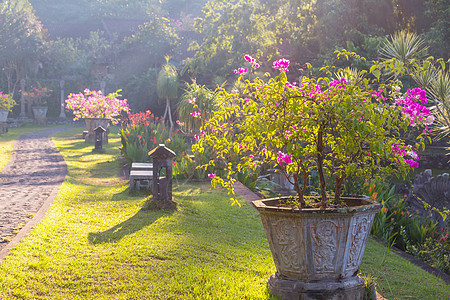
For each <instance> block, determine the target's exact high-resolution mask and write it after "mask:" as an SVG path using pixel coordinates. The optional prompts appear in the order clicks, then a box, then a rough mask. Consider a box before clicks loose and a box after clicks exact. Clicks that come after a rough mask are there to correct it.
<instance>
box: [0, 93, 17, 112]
mask: <svg viewBox="0 0 450 300" xmlns="http://www.w3.org/2000/svg"><path fill="white" fill-rule="evenodd" d="M16 104H17V103H16V101H14V99H13V96H12V94H3V92H0V110H8V111H9V110H11V109H12V108H13V107H14V105H16Z"/></svg>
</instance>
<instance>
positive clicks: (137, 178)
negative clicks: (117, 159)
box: [130, 163, 153, 192]
mask: <svg viewBox="0 0 450 300" xmlns="http://www.w3.org/2000/svg"><path fill="white" fill-rule="evenodd" d="M152 178H153V164H151V163H133V164H132V165H131V171H130V192H133V191H135V190H140V189H141V188H145V189H147V190H151V188H152Z"/></svg>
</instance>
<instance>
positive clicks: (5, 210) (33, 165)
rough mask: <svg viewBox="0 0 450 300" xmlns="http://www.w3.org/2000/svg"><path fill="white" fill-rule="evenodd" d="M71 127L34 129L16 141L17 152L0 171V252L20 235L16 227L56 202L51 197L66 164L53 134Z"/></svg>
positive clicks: (60, 181)
mask: <svg viewBox="0 0 450 300" xmlns="http://www.w3.org/2000/svg"><path fill="white" fill-rule="evenodd" d="M70 128H71V127H65V128H52V129H45V130H40V131H36V132H31V133H27V134H23V135H21V136H20V137H19V138H18V139H17V140H16V141H15V142H14V154H13V156H12V158H11V160H10V161H9V162H8V164H7V165H6V166H5V167H4V168H3V170H2V172H1V173H0V253H4V252H5V251H2V250H5V249H4V248H6V247H7V245H8V242H9V241H10V240H11V239H12V237H13V236H15V235H16V234H17V230H16V232H15V228H20V227H22V226H23V225H24V223H25V222H29V221H30V220H31V221H34V222H31V221H30V223H37V222H38V221H39V220H36V219H39V218H42V216H43V214H45V211H44V212H43V213H42V209H41V208H42V206H43V205H44V204H45V203H48V202H49V201H50V203H51V202H52V201H53V199H51V198H53V197H54V196H55V195H56V192H57V191H58V189H59V187H60V185H61V183H62V182H63V181H64V178H65V176H66V174H67V166H66V163H65V162H64V159H63V158H62V156H61V155H60V154H59V152H58V150H57V149H56V147H55V146H54V144H53V142H52V140H51V136H52V135H53V134H54V133H56V132H59V131H65V130H67V129H70ZM48 206H49V205H48ZM47 208H48V207H47ZM40 209H41V211H40ZM39 211H40V215H39V216H37V215H36V214H37V213H38V212H39ZM33 225H35V224H33ZM21 233H22V232H21ZM13 242H14V241H13ZM9 244H11V243H9ZM8 247H9V246H8Z"/></svg>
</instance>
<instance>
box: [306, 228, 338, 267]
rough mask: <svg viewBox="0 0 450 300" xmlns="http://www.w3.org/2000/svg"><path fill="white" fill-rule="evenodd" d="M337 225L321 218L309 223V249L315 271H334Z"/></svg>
mask: <svg viewBox="0 0 450 300" xmlns="http://www.w3.org/2000/svg"><path fill="white" fill-rule="evenodd" d="M338 235H339V226H338V225H336V223H334V222H333V221H330V220H323V221H320V222H318V223H316V224H312V225H311V248H312V249H311V250H312V258H313V265H314V271H315V273H329V272H335V267H336V256H337V253H338V246H339V242H338Z"/></svg>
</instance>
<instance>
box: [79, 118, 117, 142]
mask: <svg viewBox="0 0 450 300" xmlns="http://www.w3.org/2000/svg"><path fill="white" fill-rule="evenodd" d="M84 121H85V123H86V128H87V130H88V133H87V134H86V135H85V137H84V141H85V142H86V143H94V142H95V132H94V129H95V128H97V127H98V126H102V127H103V128H104V129H106V132H105V133H103V144H107V143H108V134H109V128H108V126H109V122H110V121H111V119H104V118H85V119H84Z"/></svg>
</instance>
